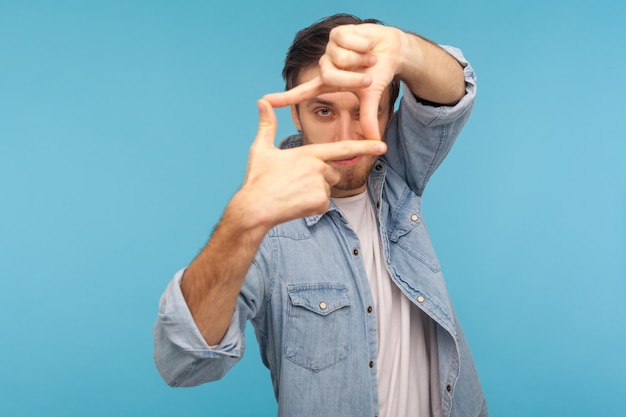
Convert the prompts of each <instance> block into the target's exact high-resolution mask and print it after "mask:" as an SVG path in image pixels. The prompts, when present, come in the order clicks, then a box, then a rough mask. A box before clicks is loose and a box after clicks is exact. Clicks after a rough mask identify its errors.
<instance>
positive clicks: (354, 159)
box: [332, 155, 361, 167]
mask: <svg viewBox="0 0 626 417" xmlns="http://www.w3.org/2000/svg"><path fill="white" fill-rule="evenodd" d="M359 161H361V157H360V156H358V155H357V156H353V157H352V158H346V159H337V160H334V161H332V162H333V164H335V165H339V166H344V167H345V166H354V165H356V164H358V163H359Z"/></svg>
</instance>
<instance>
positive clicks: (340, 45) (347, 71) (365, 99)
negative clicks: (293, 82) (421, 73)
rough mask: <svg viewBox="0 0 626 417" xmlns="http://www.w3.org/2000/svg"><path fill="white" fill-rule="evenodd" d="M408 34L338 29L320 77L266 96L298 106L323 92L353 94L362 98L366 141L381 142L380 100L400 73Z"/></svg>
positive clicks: (322, 61)
mask: <svg viewBox="0 0 626 417" xmlns="http://www.w3.org/2000/svg"><path fill="white" fill-rule="evenodd" d="M405 36H406V34H405V33H404V32H402V31H401V30H399V29H396V28H393V27H387V26H381V25H376V24H360V25H345V26H338V27H336V28H334V29H333V30H332V31H331V32H330V36H329V41H328V44H327V46H326V52H325V54H324V55H323V56H322V57H321V59H320V60H319V70H320V75H319V77H316V78H314V79H312V80H311V81H308V82H306V83H303V84H300V85H298V86H296V87H295V88H292V89H291V90H289V91H285V92H282V93H273V94H268V95H266V96H265V97H264V99H266V100H267V101H269V102H270V103H271V104H272V105H273V106H274V107H283V106H287V105H292V104H297V103H300V102H302V101H305V100H308V99H310V98H313V97H316V96H318V95H320V94H323V93H328V92H334V91H353V92H354V93H355V94H356V95H357V96H358V97H359V99H360V122H361V126H362V129H363V133H364V135H365V137H366V138H367V139H381V138H380V130H379V126H378V111H379V104H380V100H381V98H382V96H383V94H384V92H385V90H386V88H387V86H388V85H389V84H390V83H391V81H392V80H393V78H394V76H395V75H396V74H398V73H399V72H400V71H401V65H402V63H403V61H402V57H403V54H402V50H401V48H402V47H403V46H405V44H406V40H405V39H404V37H405Z"/></svg>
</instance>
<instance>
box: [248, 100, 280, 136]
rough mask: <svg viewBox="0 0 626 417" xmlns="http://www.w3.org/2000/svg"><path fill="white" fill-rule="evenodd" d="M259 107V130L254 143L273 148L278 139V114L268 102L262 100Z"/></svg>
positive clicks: (258, 104)
mask: <svg viewBox="0 0 626 417" xmlns="http://www.w3.org/2000/svg"><path fill="white" fill-rule="evenodd" d="M257 107H258V108H259V130H258V131H257V134H256V138H255V139H254V143H255V144H257V145H262V146H264V147H272V148H273V147H274V139H275V137H276V125H277V122H276V113H274V108H273V107H272V105H271V104H270V103H269V102H268V101H267V100H263V99H260V100H259V101H257Z"/></svg>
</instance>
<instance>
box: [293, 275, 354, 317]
mask: <svg viewBox="0 0 626 417" xmlns="http://www.w3.org/2000/svg"><path fill="white" fill-rule="evenodd" d="M287 292H288V293H289V298H290V299H291V303H292V304H293V305H295V306H299V307H303V308H306V309H307V310H309V311H312V312H314V313H317V314H319V315H321V316H326V315H328V314H330V313H332V312H333V311H336V310H338V309H340V308H342V307H345V306H348V305H350V299H349V297H348V288H347V287H346V286H345V285H344V284H336V283H329V282H321V283H317V284H298V285H289V286H287Z"/></svg>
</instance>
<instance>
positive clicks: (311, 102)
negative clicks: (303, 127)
mask: <svg viewBox="0 0 626 417" xmlns="http://www.w3.org/2000/svg"><path fill="white" fill-rule="evenodd" d="M305 104H306V105H307V107H310V106H314V105H316V104H321V105H323V106H328V107H332V106H334V105H335V103H333V102H332V101H328V100H323V99H321V98H318V97H314V98H312V99H311V100H307V101H306V103H305Z"/></svg>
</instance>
